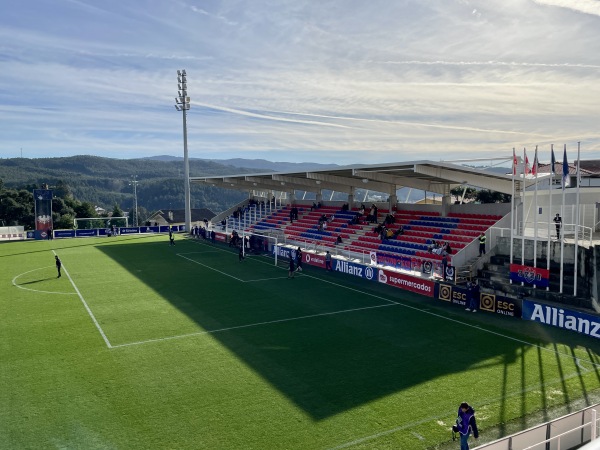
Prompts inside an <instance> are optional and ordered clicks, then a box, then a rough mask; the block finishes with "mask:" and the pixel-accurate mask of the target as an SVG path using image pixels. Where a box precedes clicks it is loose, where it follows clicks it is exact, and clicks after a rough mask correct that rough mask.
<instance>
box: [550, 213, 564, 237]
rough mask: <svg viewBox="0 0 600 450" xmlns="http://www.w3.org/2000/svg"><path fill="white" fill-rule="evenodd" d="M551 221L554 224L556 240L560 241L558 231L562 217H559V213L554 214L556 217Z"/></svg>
mask: <svg viewBox="0 0 600 450" xmlns="http://www.w3.org/2000/svg"><path fill="white" fill-rule="evenodd" d="M552 221H553V222H554V227H555V228H556V239H558V240H560V229H561V228H562V217H560V214H559V213H556V216H555V217H554V219H552Z"/></svg>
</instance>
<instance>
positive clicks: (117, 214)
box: [111, 203, 125, 217]
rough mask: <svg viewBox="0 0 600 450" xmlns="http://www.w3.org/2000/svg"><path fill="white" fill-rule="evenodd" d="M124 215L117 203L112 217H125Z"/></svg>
mask: <svg viewBox="0 0 600 450" xmlns="http://www.w3.org/2000/svg"><path fill="white" fill-rule="evenodd" d="M124 215H125V214H123V210H122V209H121V208H120V207H119V205H118V204H116V203H115V206H114V208H113V211H112V214H111V217H123V216H124Z"/></svg>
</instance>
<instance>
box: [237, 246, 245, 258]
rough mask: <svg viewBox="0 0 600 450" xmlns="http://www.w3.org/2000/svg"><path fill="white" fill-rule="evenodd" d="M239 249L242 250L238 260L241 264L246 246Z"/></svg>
mask: <svg viewBox="0 0 600 450" xmlns="http://www.w3.org/2000/svg"><path fill="white" fill-rule="evenodd" d="M239 249H240V252H239V253H238V259H239V261H240V262H242V261H243V260H244V246H243V245H240V246H239Z"/></svg>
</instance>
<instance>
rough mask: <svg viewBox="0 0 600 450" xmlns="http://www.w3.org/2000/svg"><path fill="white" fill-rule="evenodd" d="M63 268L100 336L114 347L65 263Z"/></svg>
mask: <svg viewBox="0 0 600 450" xmlns="http://www.w3.org/2000/svg"><path fill="white" fill-rule="evenodd" d="M52 253H54V254H55V255H56V252H55V251H54V250H52ZM62 270H63V271H64V272H65V275H66V276H67V277H68V278H69V281H70V282H71V284H72V285H73V289H75V292H77V295H78V296H79V300H81V303H83V306H84V307H85V309H86V311H87V312H88V314H89V315H90V317H91V318H92V322H94V325H96V328H97V329H98V331H99V332H100V336H102V339H104V342H105V343H106V346H107V347H108V348H112V345H111V343H110V341H109V340H108V338H107V337H106V334H104V331H103V330H102V327H101V326H100V324H99V323H98V321H97V320H96V317H95V316H94V313H93V312H92V310H91V309H90V307H89V306H88V304H87V303H86V301H85V299H84V298H83V295H81V292H79V289H77V286H75V282H74V281H73V279H72V278H71V275H69V272H68V271H67V269H66V268H65V266H64V264H63V265H62Z"/></svg>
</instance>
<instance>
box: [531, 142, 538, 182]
mask: <svg viewBox="0 0 600 450" xmlns="http://www.w3.org/2000/svg"><path fill="white" fill-rule="evenodd" d="M531 175H533V176H534V177H536V178H537V176H538V157H537V147H536V148H535V156H534V158H533V167H532V168H531Z"/></svg>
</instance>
